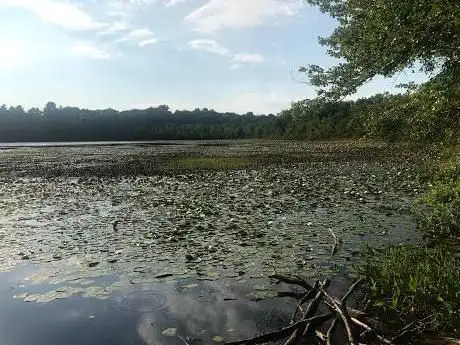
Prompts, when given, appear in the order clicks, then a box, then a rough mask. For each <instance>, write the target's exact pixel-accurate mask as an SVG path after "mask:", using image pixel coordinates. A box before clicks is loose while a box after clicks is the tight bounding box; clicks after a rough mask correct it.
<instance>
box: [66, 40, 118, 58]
mask: <svg viewBox="0 0 460 345" xmlns="http://www.w3.org/2000/svg"><path fill="white" fill-rule="evenodd" d="M70 50H71V51H72V52H73V53H75V54H77V55H81V56H84V57H88V58H92V59H110V58H111V57H112V55H111V54H110V53H109V52H107V51H105V50H102V49H100V48H98V47H97V46H96V45H95V44H93V43H76V44H74V45H73V46H72V47H71V48H70Z"/></svg>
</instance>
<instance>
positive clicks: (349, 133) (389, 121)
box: [0, 93, 458, 142]
mask: <svg viewBox="0 0 460 345" xmlns="http://www.w3.org/2000/svg"><path fill="white" fill-rule="evenodd" d="M411 97H413V96H412V94H410V93H406V94H398V95H391V94H388V93H385V94H378V95H375V96H372V97H370V98H364V99H359V100H355V101H332V100H326V99H324V98H315V99H306V100H303V101H300V102H295V103H292V105H291V107H290V108H289V109H286V110H284V111H282V112H281V113H279V114H277V115H273V114H270V115H254V114H253V113H247V114H244V115H239V114H235V113H219V112H216V111H214V110H212V109H206V108H204V109H198V108H197V109H195V110H192V111H188V110H180V111H179V110H176V111H174V112H171V110H170V109H169V107H168V106H167V105H161V106H158V107H155V108H148V109H143V110H139V109H135V110H129V111H117V110H114V109H105V110H88V109H80V108H76V107H60V106H59V107H58V106H57V105H56V104H55V103H53V102H48V103H47V104H46V106H45V107H44V108H43V109H39V108H31V109H29V110H27V111H26V110H25V109H24V108H23V107H22V106H16V107H7V106H5V105H3V106H1V107H0V142H37V141H140V140H203V139H292V140H329V139H346V138H361V137H371V138H374V139H383V140H387V141H396V140H408V139H409V140H410V139H416V140H417V141H418V140H424V139H426V138H428V139H429V140H435V139H436V138H444V139H445V138H446V129H449V130H450V132H451V133H450V135H451V136H452V137H456V134H457V133H458V131H457V130H458V127H457V125H456V124H457V122H456V121H457V119H456V118H455V117H454V118H451V117H443V118H442V121H441V118H438V121H436V122H430V124H429V125H427V122H425V121H418V122H414V120H413V119H414V115H413V114H416V112H415V107H416V106H417V105H416V104H415V105H413V106H412V104H411V102H409V101H410V100H411ZM417 115H418V114H417ZM453 129H455V130H453ZM412 134H414V138H411V136H413V135H412ZM415 135H416V138H415Z"/></svg>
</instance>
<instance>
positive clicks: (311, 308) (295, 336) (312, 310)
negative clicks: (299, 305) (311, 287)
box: [284, 279, 331, 345]
mask: <svg viewBox="0 0 460 345" xmlns="http://www.w3.org/2000/svg"><path fill="white" fill-rule="evenodd" d="M330 282H331V281H330V280H329V279H326V280H324V282H323V284H322V285H323V286H325V287H326V288H327V287H328V286H329V284H330ZM320 285H321V284H318V288H317V291H318V289H319V286H320ZM321 300H322V292H320V291H318V292H317V293H316V296H315V298H314V300H313V301H311V302H310V304H309V305H308V307H307V309H306V310H305V312H304V313H303V316H302V319H303V320H304V319H307V318H308V317H310V315H314V314H316V311H317V310H318V307H319V304H320V303H321ZM311 330H312V324H310V323H309V324H306V325H305V326H302V327H299V328H297V329H296V330H295V331H294V332H293V333H292V334H291V336H290V337H289V339H288V340H286V342H285V343H284V345H292V344H295V343H296V342H297V341H298V340H299V339H300V337H302V336H306V335H307V334H308V333H310V331H311Z"/></svg>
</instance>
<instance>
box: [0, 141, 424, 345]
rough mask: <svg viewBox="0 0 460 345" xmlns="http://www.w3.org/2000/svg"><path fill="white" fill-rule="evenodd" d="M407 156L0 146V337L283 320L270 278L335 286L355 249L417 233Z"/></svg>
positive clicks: (198, 335) (118, 338) (251, 328)
mask: <svg viewBox="0 0 460 345" xmlns="http://www.w3.org/2000/svg"><path fill="white" fill-rule="evenodd" d="M407 156H408V154H407V152H405V150H404V148H402V147H401V148H397V150H395V148H394V147H387V146H385V145H382V144H368V143H366V144H363V143H353V142H336V143H294V142H262V141H254V142H250V141H249V142H248V141H245V142H215V143H213V142H187V143H184V144H183V145H181V144H180V143H158V145H131V144H124V145H121V146H114V145H112V144H111V145H102V144H100V145H89V146H84V145H82V146H58V147H19V148H14V149H13V148H10V149H8V148H6V149H3V150H1V151H0V158H1V162H2V163H1V166H0V182H1V184H0V196H1V198H0V239H1V242H0V270H1V271H2V272H3V273H0V281H1V286H0V299H1V302H2V304H1V305H2V308H1V311H0V335H1V336H0V337H1V342H2V344H63V343H65V344H73V342H74V343H75V344H76V343H77V342H78V343H79V344H81V343H85V344H175V343H177V344H193V343H197V344H200V343H219V342H222V341H226V340H229V339H238V338H240V337H244V336H246V337H248V336H251V335H253V334H255V333H259V332H261V331H263V330H269V329H273V328H276V327H279V326H280V325H285V324H287V323H288V322H289V317H290V312H291V311H292V306H294V305H295V300H294V299H292V298H289V297H283V298H280V297H277V296H279V295H280V292H282V291H284V290H286V289H288V287H286V286H283V285H282V284H273V282H272V281H270V279H269V275H270V274H273V273H274V272H276V273H282V274H298V275H301V276H304V277H306V278H308V279H312V280H314V279H319V278H321V277H324V276H329V277H337V279H336V280H337V281H338V282H339V283H337V284H336V288H337V289H339V290H340V288H341V284H340V281H343V280H344V279H347V277H346V272H347V268H348V267H349V266H350V264H353V263H357V262H359V260H360V253H361V252H362V250H363V248H364V247H365V246H366V245H372V246H378V247H379V246H385V245H388V244H399V243H417V242H418V241H420V238H419V236H418V235H417V232H416V231H415V224H414V222H413V219H412V217H411V215H410V207H411V202H412V200H413V198H414V196H416V195H417V193H418V186H417V183H416V178H415V171H416V166H417V163H416V162H413V161H408V160H407V158H406V157H407ZM184 157H185V158H187V166H184V165H183V164H182V163H181V164H179V163H178V162H183V161H184ZM222 157H226V160H222ZM261 157H263V159H261ZM197 158H199V160H200V168H199V169H194V168H193V166H192V167H191V166H189V165H190V164H192V165H193V159H197ZM242 158H244V159H242ZM203 160H205V163H206V164H204V165H203ZM249 161H251V162H252V161H254V164H247V162H249ZM146 162H147V163H148V164H146ZM216 162H218V163H216ZM222 162H226V163H225V164H224V165H222ZM228 162H233V163H232V164H234V166H228ZM241 162H244V164H241ZM208 163H211V164H208ZM240 164H241V165H240ZM165 167H166V168H165ZM332 233H334V234H335V235H336V236H337V237H338V238H339V240H340V246H339V250H338V251H337V253H336V254H335V255H334V256H332V255H331V246H332V244H333V238H332ZM342 285H343V284H342Z"/></svg>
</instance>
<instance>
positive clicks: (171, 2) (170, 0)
mask: <svg viewBox="0 0 460 345" xmlns="http://www.w3.org/2000/svg"><path fill="white" fill-rule="evenodd" d="M185 1H187V0H164V1H163V4H164V5H165V7H171V6H175V5H178V4H181V3H183V2H185Z"/></svg>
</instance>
